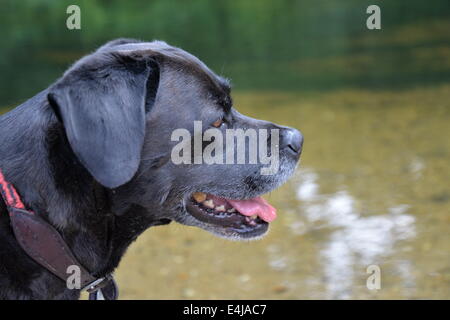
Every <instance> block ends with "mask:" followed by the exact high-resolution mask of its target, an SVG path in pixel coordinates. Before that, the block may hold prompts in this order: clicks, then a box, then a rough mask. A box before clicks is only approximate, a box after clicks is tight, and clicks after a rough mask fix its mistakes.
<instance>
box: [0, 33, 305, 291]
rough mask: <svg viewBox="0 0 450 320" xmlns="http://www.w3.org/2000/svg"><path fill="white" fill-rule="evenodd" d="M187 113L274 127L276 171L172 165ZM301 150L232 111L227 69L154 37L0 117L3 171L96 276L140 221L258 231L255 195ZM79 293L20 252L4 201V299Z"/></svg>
mask: <svg viewBox="0 0 450 320" xmlns="http://www.w3.org/2000/svg"><path fill="white" fill-rule="evenodd" d="M194 121H201V122H202V123H203V129H204V130H206V129H208V128H217V129H218V130H221V131H223V132H225V130H227V129H237V128H242V129H249V128H254V129H258V130H259V129H267V130H270V129H278V130H279V143H278V144H277V148H279V170H278V172H277V173H275V174H272V175H262V174H261V173H260V170H259V169H260V168H261V167H262V164H259V163H257V164H236V165H220V164H195V163H192V164H181V165H180V164H175V163H173V161H171V152H172V148H173V147H174V145H176V142H175V141H172V140H171V134H172V132H173V131H174V130H175V129H178V128H185V129H187V130H189V131H190V132H192V131H193V128H194ZM271 138H272V137H271V136H270V135H269V137H268V138H267V141H265V142H267V143H268V142H269V140H271ZM265 142H264V143H265ZM260 143H261V142H260ZM206 145H207V143H205V145H203V147H206ZM301 149H302V136H301V134H300V133H299V132H298V131H297V130H295V129H292V128H288V127H283V126H279V125H276V124H273V123H270V122H266V121H262V120H256V119H252V118H249V117H245V116H243V115H241V114H239V113H238V112H237V111H236V110H235V109H234V107H233V105H232V100H231V98H230V86H229V84H228V82H227V81H226V80H225V79H223V78H221V77H219V76H217V75H215V74H214V73H213V72H212V71H211V70H210V69H208V68H207V67H206V66H205V65H204V64H203V63H202V62H201V61H200V60H198V59H197V58H196V57H194V56H192V55H191V54H189V53H187V52H185V51H183V50H181V49H178V48H175V47H172V46H169V45H167V44H166V43H164V42H160V41H154V42H140V41H137V40H132V39H118V40H114V41H111V42H109V43H107V44H105V45H104V46H102V47H100V48H99V49H98V50H96V51H95V52H93V53H92V54H90V55H87V56H85V57H84V58H82V59H80V60H79V61H77V62H76V63H75V64H74V65H73V66H72V67H71V68H69V69H68V70H67V71H66V72H65V74H64V75H63V76H62V77H61V78H60V79H59V80H57V81H56V82H55V83H54V84H52V85H51V86H50V87H49V88H47V89H45V90H44V91H42V92H41V93H39V94H37V95H36V96H35V97H33V98H31V99H30V100H28V101H26V102H25V103H23V104H22V105H20V106H19V107H17V108H15V109H13V110H12V111H10V112H8V113H6V114H4V115H2V116H1V117H0V169H1V171H2V172H3V174H4V176H5V178H6V179H7V180H8V181H9V183H11V185H13V186H14V187H15V189H16V190H17V192H18V194H20V197H21V199H22V201H23V203H24V205H25V206H26V207H27V208H29V209H30V210H32V211H33V212H35V213H36V214H37V215H39V216H40V217H41V218H42V219H44V220H45V221H47V222H48V223H49V224H50V225H51V226H53V227H54V228H55V229H56V230H57V231H58V232H59V234H60V235H61V236H62V238H63V239H64V241H65V243H66V244H67V245H68V247H70V249H71V250H72V252H73V254H74V256H75V257H76V259H77V260H78V261H79V262H80V263H81V264H82V265H83V266H84V267H85V268H86V269H87V270H89V271H90V272H91V273H92V274H94V275H95V276H96V277H103V276H104V275H106V274H110V273H111V272H112V271H113V270H114V269H115V268H116V267H117V266H118V264H119V262H120V259H121V257H122V256H123V254H124V252H125V250H126V249H127V248H128V246H129V245H130V244H131V243H132V242H133V241H134V240H135V239H136V238H137V237H138V236H139V235H140V234H141V233H142V232H143V231H145V230H146V229H147V228H149V227H151V226H156V225H162V224H167V223H169V222H171V221H172V220H173V221H176V222H178V223H181V224H185V225H189V226H197V227H200V228H203V229H205V230H207V231H210V232H212V233H214V234H216V235H219V236H222V237H226V238H231V239H252V238H258V237H261V236H262V235H263V234H265V233H266V232H267V229H268V224H269V222H270V221H271V220H273V219H274V218H275V212H274V209H273V208H272V207H271V206H270V205H269V204H268V203H267V202H266V201H265V200H263V199H262V198H260V196H261V195H263V194H264V193H267V192H270V191H271V190H273V189H275V188H277V187H278V186H280V185H281V184H282V183H284V182H285V181H286V180H287V178H288V177H289V176H290V175H291V174H292V172H293V171H294V169H295V167H296V165H297V162H298V159H299V157H300V153H301ZM0 200H1V198H0ZM79 295H80V290H77V289H69V288H67V286H66V283H65V282H64V281H62V280H61V279H60V278H58V277H57V276H55V275H54V274H52V272H50V271H49V270H47V269H46V268H44V267H42V266H41V265H40V264H38V263H36V261H34V260H33V259H32V258H30V256H28V255H27V253H26V252H24V250H23V249H22V248H21V246H20V245H19V244H18V242H17V239H16V236H15V234H14V232H13V230H12V228H11V222H10V217H9V215H8V208H7V206H6V204H5V203H4V202H3V201H0V299H77V298H78V297H79Z"/></svg>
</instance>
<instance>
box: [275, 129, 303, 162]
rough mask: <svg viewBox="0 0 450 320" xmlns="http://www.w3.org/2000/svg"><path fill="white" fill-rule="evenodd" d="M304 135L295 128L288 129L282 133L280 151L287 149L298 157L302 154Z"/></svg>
mask: <svg viewBox="0 0 450 320" xmlns="http://www.w3.org/2000/svg"><path fill="white" fill-rule="evenodd" d="M302 147H303V135H302V134H301V133H300V131H298V130H297V129H294V128H286V129H284V130H282V132H281V141H280V149H285V148H287V149H288V150H290V151H292V152H293V153H295V154H296V155H299V154H300V153H301V152H302Z"/></svg>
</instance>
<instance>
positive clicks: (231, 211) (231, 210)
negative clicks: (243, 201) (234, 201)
mask: <svg viewBox="0 0 450 320" xmlns="http://www.w3.org/2000/svg"><path fill="white" fill-rule="evenodd" d="M227 212H229V213H233V212H236V209H235V208H231V209H228V210H227Z"/></svg>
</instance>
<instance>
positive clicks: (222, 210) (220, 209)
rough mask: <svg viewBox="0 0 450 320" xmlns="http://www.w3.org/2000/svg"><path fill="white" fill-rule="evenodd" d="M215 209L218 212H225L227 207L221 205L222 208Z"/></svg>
mask: <svg viewBox="0 0 450 320" xmlns="http://www.w3.org/2000/svg"><path fill="white" fill-rule="evenodd" d="M215 209H216V210H217V211H220V212H225V206H224V205H220V206H218V207H215Z"/></svg>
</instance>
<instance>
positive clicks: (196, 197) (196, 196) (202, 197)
mask: <svg viewBox="0 0 450 320" xmlns="http://www.w3.org/2000/svg"><path fill="white" fill-rule="evenodd" d="M192 197H193V198H194V200H195V201H197V202H199V203H201V202H203V201H205V200H206V193H204V192H194V193H193V194H192Z"/></svg>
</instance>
